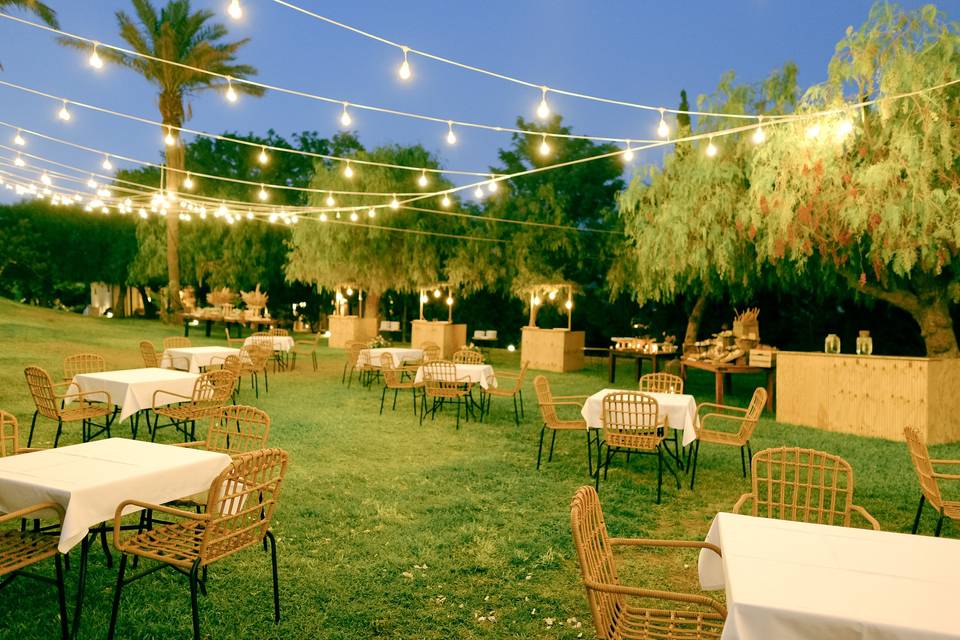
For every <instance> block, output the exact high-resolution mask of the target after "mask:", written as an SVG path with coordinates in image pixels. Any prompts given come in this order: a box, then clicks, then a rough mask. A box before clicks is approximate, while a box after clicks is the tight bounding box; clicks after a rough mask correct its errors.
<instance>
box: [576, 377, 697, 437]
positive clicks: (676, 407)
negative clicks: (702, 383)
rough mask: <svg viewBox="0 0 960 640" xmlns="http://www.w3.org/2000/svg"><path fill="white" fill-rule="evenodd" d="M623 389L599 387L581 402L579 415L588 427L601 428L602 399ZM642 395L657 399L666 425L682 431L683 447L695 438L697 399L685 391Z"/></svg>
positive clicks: (646, 392) (645, 393)
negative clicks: (599, 388) (598, 389)
mask: <svg viewBox="0 0 960 640" xmlns="http://www.w3.org/2000/svg"><path fill="white" fill-rule="evenodd" d="M618 391H624V389H601V390H600V391H597V392H596V393H594V394H593V395H591V396H589V397H588V398H587V399H586V400H585V401H584V403H583V408H582V409H581V410H580V415H582V416H583V419H584V421H585V422H586V423H587V428H588V429H602V428H603V399H604V398H605V397H607V396H608V395H610V394H611V393H615V392H618ZM643 393H644V395H647V396H650V397H652V398H654V399H655V400H656V401H657V404H658V405H659V407H660V414H661V415H663V416H666V419H667V426H668V427H670V428H671V429H676V430H678V431H682V432H683V435H682V436H681V438H680V442H681V444H682V445H683V446H684V447H685V446H687V445H688V444H690V443H691V442H693V441H695V440H696V439H697V425H698V424H699V418H698V417H697V400H696V398H694V397H693V396H692V395H690V394H687V393H665V392H652V391H644V392H643Z"/></svg>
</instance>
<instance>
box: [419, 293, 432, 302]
mask: <svg viewBox="0 0 960 640" xmlns="http://www.w3.org/2000/svg"><path fill="white" fill-rule="evenodd" d="M429 301H430V296H428V295H427V294H425V293H423V294H421V295H420V302H429Z"/></svg>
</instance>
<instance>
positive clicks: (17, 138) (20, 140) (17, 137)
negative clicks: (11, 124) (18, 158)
mask: <svg viewBox="0 0 960 640" xmlns="http://www.w3.org/2000/svg"><path fill="white" fill-rule="evenodd" d="M13 144H15V145H17V146H18V147H24V146H26V145H27V141H26V140H24V139H23V136H22V135H20V130H19V129H17V135H15V136H14V137H13Z"/></svg>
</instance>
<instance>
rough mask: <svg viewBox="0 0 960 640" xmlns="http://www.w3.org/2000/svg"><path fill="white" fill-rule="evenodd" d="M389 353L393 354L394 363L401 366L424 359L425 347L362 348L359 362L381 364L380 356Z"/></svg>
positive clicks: (362, 363)
mask: <svg viewBox="0 0 960 640" xmlns="http://www.w3.org/2000/svg"><path fill="white" fill-rule="evenodd" d="M385 353H389V354H390V355H391V356H393V364H394V365H395V366H398V367H399V366H400V365H401V364H403V363H405V362H417V361H418V360H422V359H423V349H401V348H398V347H381V348H378V349H362V350H361V351H360V357H359V358H358V359H357V364H359V365H360V366H366V365H369V364H373V365H375V366H380V356H382V355H383V354H385Z"/></svg>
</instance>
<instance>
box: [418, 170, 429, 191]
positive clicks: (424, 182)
mask: <svg viewBox="0 0 960 640" xmlns="http://www.w3.org/2000/svg"><path fill="white" fill-rule="evenodd" d="M417 184H418V185H420V186H421V187H426V186H427V185H428V184H430V180H429V179H428V178H427V172H426V171H424V172H423V173H421V174H420V177H419V178H417Z"/></svg>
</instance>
